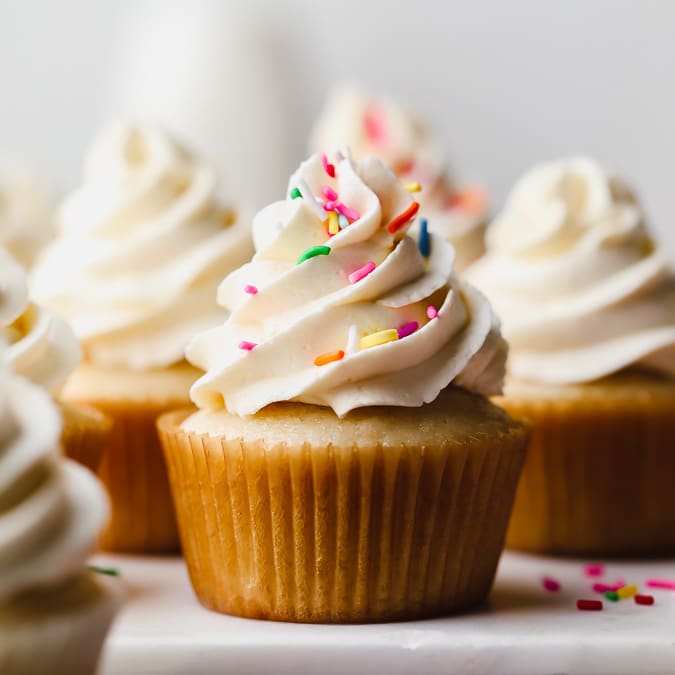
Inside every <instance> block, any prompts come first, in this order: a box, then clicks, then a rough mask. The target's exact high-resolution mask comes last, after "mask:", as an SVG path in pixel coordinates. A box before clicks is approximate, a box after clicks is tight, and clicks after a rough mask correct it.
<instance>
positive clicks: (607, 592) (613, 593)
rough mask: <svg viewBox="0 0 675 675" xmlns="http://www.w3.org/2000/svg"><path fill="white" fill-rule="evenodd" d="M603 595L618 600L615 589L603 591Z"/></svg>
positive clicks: (614, 600)
mask: <svg viewBox="0 0 675 675" xmlns="http://www.w3.org/2000/svg"><path fill="white" fill-rule="evenodd" d="M605 597H606V598H607V599H608V600H611V601H612V602H618V600H619V594H618V593H616V592H615V591H605Z"/></svg>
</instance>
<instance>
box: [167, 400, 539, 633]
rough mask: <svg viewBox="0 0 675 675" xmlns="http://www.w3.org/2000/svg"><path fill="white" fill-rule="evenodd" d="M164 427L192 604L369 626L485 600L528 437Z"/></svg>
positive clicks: (515, 432)
mask: <svg viewBox="0 0 675 675" xmlns="http://www.w3.org/2000/svg"><path fill="white" fill-rule="evenodd" d="M186 414H187V413H186V412H185V411H183V412H180V411H176V412H174V413H169V414H167V415H164V416H162V417H161V418H160V420H159V423H158V426H159V430H160V437H161V440H162V445H163V447H164V452H165V456H166V459H167V465H168V469H169V479H170V482H171V486H172V491H173V494H174V499H175V505H176V512H177V516H178V523H179V529H180V531H181V539H182V544H183V553H184V556H185V560H186V562H187V566H188V571H189V574H190V578H191V581H192V584H193V586H194V589H195V592H196V594H197V597H198V598H199V600H200V602H201V603H202V604H203V605H205V606H206V607H208V608H210V609H214V610H216V611H219V612H224V613H228V614H235V615H239V616H245V617H251V618H259V619H260V618H264V619H274V620H282V621H305V622H367V621H389V620H400V619H413V618H420V617H428V616H434V615H440V614H445V613H448V612H451V611H456V610H458V609H462V608H464V607H468V606H471V605H474V604H476V603H478V602H480V601H482V600H483V599H484V598H485V597H486V596H487V594H488V592H489V590H490V587H491V585H492V582H493V579H494V574H495V570H496V566H497V562H498V559H499V555H500V553H501V549H502V545H503V539H504V533H505V529H506V524H507V520H508V516H509V513H510V509H511V503H512V500H513V494H514V491H515V485H516V482H517V479H518V473H519V471H520V467H521V464H522V459H523V454H524V446H525V441H526V432H525V431H524V428H523V427H520V426H516V425H514V426H513V429H512V430H511V432H510V433H506V434H502V435H495V436H494V437H490V436H486V435H484V434H476V435H475V436H473V437H472V438H471V439H470V442H468V443H466V444H452V443H444V444H441V445H427V444H424V445H418V446H407V445H405V444H401V445H400V446H398V447H386V448H383V447H382V446H380V445H360V446H359V447H351V446H350V447H337V446H335V445H333V444H329V445H327V446H325V447H310V446H309V445H308V444H307V443H305V444H303V445H288V444H285V443H265V442H264V441H262V440H260V441H243V440H241V439H234V440H227V439H224V438H221V437H216V436H209V435H206V434H195V433H188V432H185V431H183V430H182V429H181V428H180V427H179V424H180V422H181V421H182V420H183V419H184V418H185V416H186Z"/></svg>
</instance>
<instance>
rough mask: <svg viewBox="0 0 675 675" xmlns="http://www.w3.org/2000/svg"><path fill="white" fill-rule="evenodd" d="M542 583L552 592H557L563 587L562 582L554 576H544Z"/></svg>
mask: <svg viewBox="0 0 675 675" xmlns="http://www.w3.org/2000/svg"><path fill="white" fill-rule="evenodd" d="M541 585H542V586H543V587H544V588H545V589H546V590H547V591H549V592H551V593H557V592H558V591H559V590H560V589H561V587H562V586H561V584H560V582H559V581H558V580H557V579H554V578H553V577H544V578H543V579H542V580H541Z"/></svg>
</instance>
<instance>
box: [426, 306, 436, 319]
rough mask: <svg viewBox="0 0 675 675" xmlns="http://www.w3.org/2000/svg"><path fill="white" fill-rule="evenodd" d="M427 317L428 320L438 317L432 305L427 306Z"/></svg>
mask: <svg viewBox="0 0 675 675" xmlns="http://www.w3.org/2000/svg"><path fill="white" fill-rule="evenodd" d="M427 316H428V317H429V318H430V319H435V318H436V317H437V316H438V310H437V309H436V308H435V307H434V306H433V305H429V306H428V307H427Z"/></svg>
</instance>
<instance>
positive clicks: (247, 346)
mask: <svg viewBox="0 0 675 675" xmlns="http://www.w3.org/2000/svg"><path fill="white" fill-rule="evenodd" d="M257 346H258V345H257V344H256V343H255V342H249V341H248V340H242V341H241V342H240V343H239V349H243V350H244V351H246V352H250V351H251V350H252V349H255V348H256V347H257Z"/></svg>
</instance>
